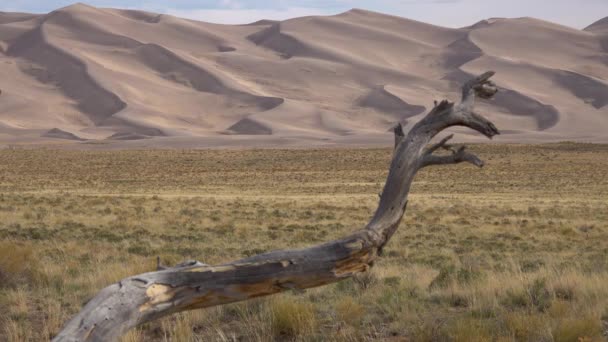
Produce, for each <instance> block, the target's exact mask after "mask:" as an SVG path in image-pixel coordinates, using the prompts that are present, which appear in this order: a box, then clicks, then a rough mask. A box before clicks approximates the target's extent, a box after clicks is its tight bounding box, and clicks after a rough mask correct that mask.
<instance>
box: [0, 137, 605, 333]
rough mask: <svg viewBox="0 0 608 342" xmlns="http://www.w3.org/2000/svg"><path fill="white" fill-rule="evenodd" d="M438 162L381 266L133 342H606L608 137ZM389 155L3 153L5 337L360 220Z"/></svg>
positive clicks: (0, 297)
mask: <svg viewBox="0 0 608 342" xmlns="http://www.w3.org/2000/svg"><path fill="white" fill-rule="evenodd" d="M472 150H473V151H475V152H477V153H478V154H479V155H480V156H481V157H482V158H483V159H484V160H486V162H487V164H486V167H484V168H483V169H476V168H474V167H472V166H469V165H457V166H443V167H433V168H428V169H426V170H424V171H422V172H421V173H420V174H419V175H418V176H417V178H416V182H415V184H414V186H413V188H412V191H411V195H410V202H409V205H408V210H407V212H406V216H405V218H404V221H403V223H402V224H401V227H400V229H399V230H398V232H397V233H396V234H395V236H394V237H393V239H392V240H391V242H390V244H389V245H388V247H387V249H386V250H385V256H384V257H383V258H381V259H380V260H379V262H377V263H376V266H375V267H374V268H373V269H372V271H371V272H370V273H368V274H366V275H362V276H360V277H358V278H357V279H354V280H347V281H344V282H341V283H338V284H334V285H329V286H325V287H321V288H317V289H312V290H307V291H306V292H305V293H302V294H301V293H286V294H281V295H277V296H273V297H268V298H263V299H259V300H254V301H250V302H245V303H240V304H233V305H227V306H223V307H216V308H210V309H205V310H197V311H192V312H187V313H182V314H178V315H175V316H172V317H169V318H166V319H163V320H161V321H158V322H155V323H151V324H147V325H145V326H143V327H141V328H139V329H137V330H135V331H133V332H131V333H129V334H128V335H127V336H125V338H124V341H152V340H158V341H269V340H281V341H283V340H285V341H288V340H297V341H325V340H337V341H359V340H369V341H371V340H385V341H556V342H561V341H577V342H578V341H603V340H604V339H605V338H606V334H607V333H608V145H587V144H570V143H563V144H551V145H536V146H529V145H477V146H473V147H472ZM390 155H391V150H389V149H320V150H244V151H234V150H202V151H172V150H154V151H108V152H104V151H55V150H0V307H1V308H3V309H2V310H1V311H0V340H3V339H5V340H7V341H27V340H30V341H41V340H47V339H49V338H51V337H52V336H53V335H54V334H55V333H57V332H58V330H59V329H60V328H61V325H62V324H63V323H64V322H65V321H66V320H67V319H68V318H69V317H70V316H71V315H73V314H74V313H76V312H77V311H78V309H79V308H80V307H81V306H82V305H83V303H84V302H86V300H87V299H88V298H90V297H91V296H92V295H93V294H95V293H96V292H97V291H98V290H99V289H101V288H102V287H104V286H106V285H108V284H110V283H111V282H114V281H117V280H119V279H121V278H123V277H125V276H127V275H131V274H135V273H140V272H145V271H150V270H153V269H154V268H155V265H156V256H160V257H161V259H162V261H163V263H164V264H173V263H177V262H180V261H183V260H185V259H197V260H200V261H202V262H205V263H220V262H224V261H229V260H232V259H236V258H241V257H244V256H248V255H252V254H256V253H260V252H264V251H268V250H273V249H282V248H293V247H301V246H307V245H311V244H316V243H320V242H323V241H327V240H329V239H334V238H337V237H339V236H342V235H345V234H347V233H349V232H352V231H354V230H356V229H358V228H360V227H362V226H363V225H364V224H365V223H366V222H367V220H368V219H369V218H370V217H371V214H372V213H373V211H374V209H375V206H376V204H377V201H378V195H377V194H378V193H379V192H380V191H381V188H382V184H383V181H384V179H385V177H386V172H387V169H388V162H389V160H390Z"/></svg>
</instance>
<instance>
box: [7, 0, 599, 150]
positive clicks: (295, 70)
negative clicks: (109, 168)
mask: <svg viewBox="0 0 608 342" xmlns="http://www.w3.org/2000/svg"><path fill="white" fill-rule="evenodd" d="M488 69H492V70H496V71H497V72H498V74H497V76H496V82H497V83H498V85H499V86H500V88H501V90H502V91H501V92H500V93H499V94H498V96H497V97H496V98H495V99H494V100H493V101H481V102H480V111H483V112H484V113H486V114H487V115H488V116H489V117H490V118H492V120H494V121H496V122H497V124H498V125H499V126H500V127H501V128H502V130H503V133H504V134H503V135H501V136H500V137H498V139H497V140H498V141H509V142H539V141H559V140H578V141H594V142H608V133H607V132H608V18H605V19H602V20H599V21H598V22H596V23H593V24H591V25H590V26H589V27H587V28H586V29H584V30H576V29H573V28H569V27H565V26H561V25H558V24H554V23H550V22H545V21H541V20H537V19H534V18H517V19H504V18H492V19H488V20H483V21H481V22H478V23H474V24H472V25H471V26H469V27H465V28H461V29H450V28H444V27H438V26H434V25H429V24H425V23H421V22H417V21H413V20H409V19H406V18H401V17H396V16H390V15H385V14H380V13H375V12H370V11H365V10H358V9H354V10H351V11H348V12H345V13H342V14H339V15H335V16H311V17H302V18H296V19H290V20H285V21H280V22H279V21H272V20H260V21H257V22H255V23H251V24H247V25H218V24H210V23H204V22H197V21H193V20H186V19H181V18H177V17H173V16H170V15H164V14H157V13H150V12H144V11H134V10H121V9H107V8H95V7H92V6H88V5H85V4H76V5H72V6H68V7H65V8H61V9H58V10H56V11H53V12H51V13H48V14H44V15H37V14H27V13H4V12H0V74H1V75H2V77H1V78H0V90H2V93H1V94H0V146H2V145H7V144H53V146H68V147H83V148H123V147H134V148H142V147H210V146H293V145H297V146H323V145H331V146H334V145H357V146H366V145H367V146H369V145H387V144H388V145H390V141H391V139H392V137H391V134H390V133H387V132H388V130H389V129H390V127H392V126H393V125H394V124H395V123H396V122H403V123H406V124H407V125H411V124H412V123H413V122H415V121H416V119H417V118H419V117H421V116H422V115H423V114H424V113H425V112H426V111H427V110H428V109H429V108H430V107H431V106H432V104H433V101H434V100H439V99H442V98H446V97H447V98H450V99H452V100H456V99H457V97H458V87H459V86H460V83H461V82H462V81H463V80H466V79H467V78H468V77H470V76H471V75H473V74H476V73H479V72H482V71H485V70H488ZM407 127H408V126H406V128H407ZM455 131H457V132H459V133H462V134H460V135H459V137H460V139H461V140H470V141H483V139H482V138H480V137H479V136H478V135H476V134H475V133H471V132H467V131H464V130H455ZM96 142H98V143H96Z"/></svg>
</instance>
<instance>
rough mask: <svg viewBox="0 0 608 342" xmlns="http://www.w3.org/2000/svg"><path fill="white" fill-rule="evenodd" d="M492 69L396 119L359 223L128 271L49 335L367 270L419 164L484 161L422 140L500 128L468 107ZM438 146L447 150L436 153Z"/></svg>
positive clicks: (83, 332)
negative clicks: (378, 185) (246, 252)
mask: <svg viewBox="0 0 608 342" xmlns="http://www.w3.org/2000/svg"><path fill="white" fill-rule="evenodd" d="M492 75H494V73H493V72H487V73H484V74H482V75H480V76H478V77H476V78H474V79H472V80H471V81H469V82H467V83H466V84H465V85H464V86H463V89H462V100H461V102H460V103H459V104H454V103H452V102H448V101H442V102H440V103H439V104H437V105H436V106H435V107H434V108H433V109H432V110H431V111H430V112H429V113H428V114H427V115H426V116H425V117H424V118H423V119H422V120H420V121H419V122H418V123H417V124H416V125H414V127H413V128H412V129H411V130H410V131H409V133H407V135H406V134H405V133H404V132H403V127H402V126H401V125H398V126H397V127H395V129H394V132H395V150H394V152H393V158H392V161H391V164H390V169H389V174H388V177H387V180H386V183H385V185H384V189H383V191H382V194H381V196H380V202H379V204H378V208H377V209H376V212H375V213H374V215H373V217H372V219H371V220H370V222H369V223H368V224H367V225H366V226H365V227H364V228H363V229H361V230H359V231H357V232H355V233H353V234H351V235H350V236H347V237H344V238H342V239H339V240H335V241H330V242H327V243H324V244H321V245H318V246H313V247H309V248H304V249H296V250H285V251H275V252H269V253H264V254H259V255H256V256H252V257H249V258H245V259H241V260H237V261H233V262H229V263H225V264H221V265H214V266H211V265H206V264H202V263H199V262H196V261H189V262H186V263H182V264H180V265H178V266H176V267H165V266H162V265H160V262H158V270H157V271H155V272H149V273H144V274H138V275H135V276H131V277H128V278H125V279H122V280H121V281H119V282H117V283H115V284H112V285H110V286H108V287H106V288H104V289H103V290H101V291H100V292H99V293H98V294H97V295H96V296H95V297H93V298H92V299H91V300H90V301H89V302H88V303H87V304H86V305H85V306H84V307H83V308H82V310H81V311H80V312H79V313H78V314H77V315H76V316H74V317H73V318H72V319H71V320H70V321H69V322H67V324H66V325H65V326H64V327H63V330H62V331H61V332H60V333H59V334H58V335H57V336H56V337H55V338H54V339H53V341H113V340H117V339H118V338H119V337H120V336H121V335H123V334H124V333H125V332H127V331H128V330H129V329H131V328H133V327H135V326H137V325H140V324H143V323H146V322H150V321H152V320H155V319H158V318H161V317H163V316H167V315H170V314H173V313H176V312H181V311H186V310H192V309H197V308H204V307H210V306H214V305H222V304H227V303H232V302H238V301H243V300H247V299H250V298H255V297H260V296H266V295H270V294H274V293H277V292H282V291H285V290H301V289H305V288H310V287H315V286H321V285H325V284H329V283H333V282H337V281H340V280H343V279H346V278H349V277H352V276H354V275H356V274H358V273H361V272H365V271H367V270H368V269H369V268H370V267H371V266H372V265H373V263H374V261H375V260H376V258H377V257H378V256H379V255H380V254H381V252H382V248H383V247H384V246H385V245H386V244H387V243H388V241H389V240H390V238H391V236H392V235H393V234H394V233H395V231H396V230H397V227H398V225H399V223H400V222H401V218H402V217H403V214H404V212H405V207H406V204H407V197H408V193H409V190H410V186H411V184H412V181H413V179H414V176H415V175H416V172H417V171H418V170H419V169H421V168H423V167H426V166H429V165H438V164H455V163H460V162H469V163H472V164H474V165H477V166H482V165H483V162H482V161H481V160H480V159H479V158H478V157H477V156H475V155H474V154H472V153H469V152H466V151H465V149H464V147H461V148H460V149H458V150H454V149H452V148H451V147H450V146H448V145H447V141H448V140H449V139H450V138H451V136H449V137H446V138H444V139H443V140H441V141H440V142H439V143H437V144H434V145H431V146H430V147H427V145H428V144H429V143H430V142H431V139H433V137H435V136H436V135H437V134H438V133H439V132H441V131H442V130H444V129H446V128H448V127H451V126H457V125H459V126H467V127H470V128H472V129H474V130H477V131H478V132H480V133H481V134H483V135H485V136H487V137H488V138H491V137H492V136H494V135H496V134H498V130H497V129H496V127H495V126H494V125H493V124H492V123H491V122H490V121H489V120H487V119H485V118H484V117H482V116H481V115H479V114H476V113H474V112H473V105H474V100H475V97H476V96H479V97H481V98H491V97H492V96H493V95H494V94H495V93H496V87H495V86H494V85H493V84H492V83H491V82H490V81H489V79H490V77H492ZM439 148H447V149H451V150H452V154H451V155H434V154H433V153H434V152H435V151H436V150H437V149H439Z"/></svg>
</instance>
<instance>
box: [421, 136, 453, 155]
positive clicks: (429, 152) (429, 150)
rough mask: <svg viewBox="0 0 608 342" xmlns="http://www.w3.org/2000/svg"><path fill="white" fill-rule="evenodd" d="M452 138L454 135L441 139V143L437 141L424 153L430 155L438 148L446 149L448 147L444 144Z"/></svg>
mask: <svg viewBox="0 0 608 342" xmlns="http://www.w3.org/2000/svg"><path fill="white" fill-rule="evenodd" d="M453 137H454V134H450V135H448V136H447V137H445V138H443V139H441V141H439V142H438V143H436V144H435V145H431V146H430V147H429V148H427V150H426V153H427V154H432V153H433V152H435V151H437V150H438V149H440V148H447V147H449V145H446V143H447V142H448V141H449V140H450V139H452V138H453Z"/></svg>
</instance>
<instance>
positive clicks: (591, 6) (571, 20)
mask: <svg viewBox="0 0 608 342" xmlns="http://www.w3.org/2000/svg"><path fill="white" fill-rule="evenodd" d="M84 2H85V3H87V4H89V5H93V6H96V7H113V8H129V9H141V10H146V11H152V12H157V13H165V14H172V15H176V16H179V17H185V18H190V19H196V20H202V21H207V22H215V23H223V24H244V23H250V22H253V21H256V20H260V19H274V20H283V19H288V18H293V17H300V16H306V15H332V14H337V13H341V12H344V11H347V10H349V9H351V8H362V9H366V10H371V11H377V12H382V13H388V14H393V15H398V16H402V17H406V18H409V19H414V20H419V21H424V22H427V23H431V24H436V25H441V26H448V27H463V26H468V25H471V24H474V23H476V22H478V21H480V20H482V19H487V18H492V17H535V18H539V19H544V20H549V21H552V22H556V23H560V24H563V25H567V26H570V27H575V28H579V29H580V28H584V27H586V26H588V25H590V24H591V23H593V22H595V21H596V20H598V19H601V18H604V17H607V16H608V0H325V1H322V0H140V1H135V0H89V1H84ZM72 3H74V1H70V0H0V11H7V12H10V11H20V12H33V13H46V12H50V11H52V10H54V9H57V8H61V7H64V6H68V5H70V4H72Z"/></svg>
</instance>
